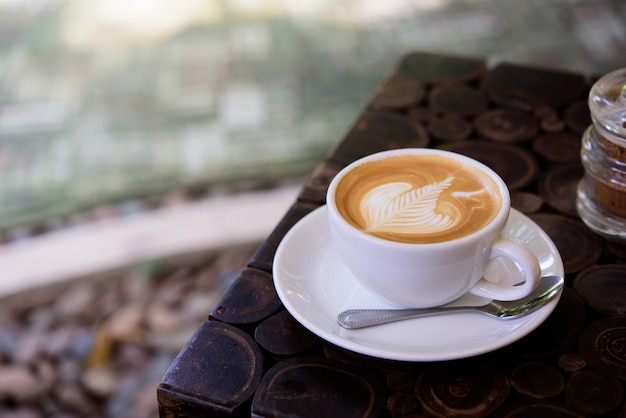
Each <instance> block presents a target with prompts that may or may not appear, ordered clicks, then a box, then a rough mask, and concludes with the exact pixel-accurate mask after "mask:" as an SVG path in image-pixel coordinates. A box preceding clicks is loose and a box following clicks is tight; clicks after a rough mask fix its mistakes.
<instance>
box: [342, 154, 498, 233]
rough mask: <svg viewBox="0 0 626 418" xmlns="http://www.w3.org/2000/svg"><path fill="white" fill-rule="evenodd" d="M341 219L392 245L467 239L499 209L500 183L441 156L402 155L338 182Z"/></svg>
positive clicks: (373, 163) (359, 169)
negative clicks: (391, 242)
mask: <svg viewBox="0 0 626 418" xmlns="http://www.w3.org/2000/svg"><path fill="white" fill-rule="evenodd" d="M335 200H336V202H337V208H338V209H339V212H340V213H341V214H342V216H343V217H344V218H345V219H347V220H348V222H350V223H351V224H352V225H354V226H356V227H357V228H359V229H361V230H363V231H365V232H367V233H368V234H371V235H374V236H377V237H380V238H384V239H388V240H391V241H399V242H409V243H433V242H443V241H449V240H452V239H456V238H461V237H463V236H465V235H469V234H471V233H473V232H475V231H477V230H479V229H480V228H482V227H483V226H485V225H486V224H488V223H489V222H490V221H491V220H492V219H493V218H494V217H495V216H496V214H497V213H498V211H499V210H500V206H501V205H502V197H501V196H500V192H499V190H498V186H497V184H496V183H495V182H494V181H493V180H492V179H491V178H490V177H489V176H488V175H487V174H486V173H484V172H483V171H481V170H479V169H477V168H474V167H472V166H469V165H466V164H463V163H461V162H459V161H456V160H454V159H451V158H448V157H444V156H440V155H402V156H392V157H387V158H384V159H381V160H377V161H370V162H367V163H365V164H362V165H360V166H358V167H355V168H354V169H353V170H351V171H350V172H349V173H347V174H346V176H345V177H344V178H343V179H342V180H341V181H340V182H339V185H338V186H337V190H336V195H335Z"/></svg>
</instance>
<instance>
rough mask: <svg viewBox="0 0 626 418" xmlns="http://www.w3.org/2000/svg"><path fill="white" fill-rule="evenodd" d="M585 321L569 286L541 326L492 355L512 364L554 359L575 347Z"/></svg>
mask: <svg viewBox="0 0 626 418" xmlns="http://www.w3.org/2000/svg"><path fill="white" fill-rule="evenodd" d="M585 318H586V312H585V304H584V303H583V301H582V299H581V298H580V296H578V294H577V293H576V292H574V290H572V289H571V288H570V287H569V286H565V287H564V288H563V293H562V294H561V299H560V300H559V303H558V305H557V306H556V308H555V309H554V311H552V313H551V314H550V316H549V317H548V319H546V320H545V321H544V323H543V324H541V325H539V327H537V329H535V330H534V331H533V332H531V333H530V334H528V335H527V336H526V337H524V338H522V339H521V340H519V341H517V342H515V343H513V344H511V345H509V346H507V347H504V348H501V349H500V350H498V351H496V352H495V353H496V354H497V355H498V356H502V357H503V358H505V359H508V360H510V361H513V362H516V363H518V362H519V361H520V360H523V361H531V360H534V361H544V360H548V359H549V360H552V359H556V358H558V357H560V356H561V355H563V354H564V353H566V352H568V350H570V349H571V347H572V346H574V345H575V344H576V342H577V340H578V335H579V334H580V331H581V329H582V328H583V327H584V325H585Z"/></svg>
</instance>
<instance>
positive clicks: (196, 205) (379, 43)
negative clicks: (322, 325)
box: [0, 0, 626, 416]
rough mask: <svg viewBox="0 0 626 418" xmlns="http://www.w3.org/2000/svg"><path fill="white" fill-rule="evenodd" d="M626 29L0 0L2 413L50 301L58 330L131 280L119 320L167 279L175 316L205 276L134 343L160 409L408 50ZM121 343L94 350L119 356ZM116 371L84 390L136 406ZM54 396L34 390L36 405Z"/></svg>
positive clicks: (530, 2) (564, 11) (573, 9)
mask: <svg viewBox="0 0 626 418" xmlns="http://www.w3.org/2000/svg"><path fill="white" fill-rule="evenodd" d="M625 49H626V3H625V2H623V1H622V0H552V1H549V2H546V1H544V0H526V1H524V2H519V1H516V2H513V1H505V0H389V1H379V0H316V1H310V0H285V1H276V0H228V1H227V0H177V1H175V2H172V1H166V0H133V1H126V0H84V1H81V0H0V242H1V243H2V245H1V246H0V297H3V298H4V299H5V302H6V303H4V307H5V308H4V309H5V313H4V314H2V315H3V316H0V320H3V321H4V322H3V323H0V326H2V324H4V327H3V330H4V331H1V330H0V400H3V399H4V400H6V399H8V401H7V402H8V403H7V402H5V404H3V405H4V407H5V408H7V409H6V410H3V409H2V408H3V407H0V415H2V416H5V415H6V414H8V413H9V412H10V411H14V410H15V408H17V406H16V405H21V404H22V403H23V402H21V400H23V399H21V398H20V397H19V396H17V397H16V395H15V394H14V393H12V392H11V391H10V390H9V392H8V394H7V389H3V386H2V367H4V366H6V367H8V365H9V364H15V363H20V361H16V353H17V352H19V346H20V341H21V343H24V342H23V341H22V340H23V338H21V337H20V336H21V335H22V334H24V333H25V332H27V331H29V330H32V327H30V326H31V325H32V321H33V320H32V317H31V316H32V315H35V314H34V312H38V313H37V315H35V317H36V318H38V321H42V322H41V323H40V322H37V321H35V323H36V324H38V327H39V328H37V329H38V330H39V331H41V332H43V331H49V330H51V329H54V330H58V329H61V327H62V325H61V324H64V323H66V322H67V321H65V322H64V320H63V319H64V318H65V317H63V315H60V314H59V312H58V310H59V307H58V301H56V300H57V299H59V298H60V299H61V300H64V301H65V302H64V303H68V302H67V300H68V299H69V300H72V301H74V302H75V303H76V304H78V305H77V306H81V307H82V308H81V309H85V310H87V309H89V308H91V307H92V306H91V305H93V304H92V303H91V302H93V298H96V296H95V295H96V294H98V293H99V292H106V291H110V292H118V293H116V294H117V296H116V297H117V300H118V301H119V303H118V305H115V304H113V305H111V306H115V308H112V307H111V306H109V305H107V306H109V307H108V308H101V309H102V312H101V313H100V314H98V315H95V316H92V317H90V318H91V319H90V320H89V321H91V324H101V323H104V322H106V321H107V320H110V318H111V317H114V316H115V315H113V313H114V312H116V311H120V310H121V311H123V312H126V311H124V309H123V307H125V306H127V305H126V302H124V301H126V300H127V299H128V300H130V301H134V302H136V301H137V300H141V301H144V302H145V303H147V302H146V301H147V300H154V299H155V298H156V299H158V298H157V296H155V295H157V294H169V295H174V296H169V299H168V297H165V296H163V298H165V299H167V300H169V301H170V302H168V303H170V305H168V307H169V308H170V309H171V310H170V311H157V313H156V314H155V313H154V312H153V313H152V316H151V318H153V320H154V318H158V321H160V322H158V321H157V320H154V321H157V322H158V324H157V325H156V327H157V329H160V331H161V332H165V331H167V330H170V328H168V326H172V325H171V323H170V322H171V317H172V316H176V314H177V313H178V314H179V315H180V311H181V310H182V308H180V306H181V303H180V300H182V299H183V298H185V297H189V295H193V293H194V292H196V293H198V292H199V293H202V292H204V293H206V298H205V299H201V300H195V302H194V303H196V304H197V306H196V305H194V306H195V308H194V309H196V311H194V314H193V315H191V314H190V316H189V315H187V316H185V318H186V319H189V318H192V321H191V325H189V326H188V327H178V329H179V330H181V329H182V331H181V334H180V335H178V338H177V339H170V341H176V342H177V343H176V344H173V346H168V347H166V348H163V347H161V346H158V344H157V345H156V346H155V345H151V346H149V347H148V348H146V346H145V345H142V346H141V347H143V348H145V350H143V351H142V350H139V351H141V353H144V354H142V355H139V354H136V353H135V354H133V355H135V356H138V357H139V360H137V359H134V360H135V361H136V362H137V363H140V364H142V365H143V366H145V369H146V370H151V371H152V373H153V374H154V375H151V378H147V377H145V376H144V378H145V379H144V380H145V381H147V382H148V386H147V387H148V389H146V391H147V392H146V393H147V395H145V399H147V400H145V399H144V401H143V402H144V403H145V404H146V405H148V407H147V408H148V410H149V411H150V412H148V413H147V416H150V413H152V414H154V410H150V408H154V407H156V400H155V399H153V395H154V394H153V392H152V391H153V390H154V381H155V379H156V381H158V378H159V377H160V375H159V373H161V374H162V372H163V371H164V370H163V367H167V365H168V364H169V361H170V360H171V359H172V358H173V356H174V355H175V354H176V352H177V351H178V350H179V349H180V348H181V347H182V344H184V342H185V341H186V338H187V337H188V336H189V335H190V333H191V332H193V329H194V328H195V327H196V326H197V325H198V324H199V322H200V321H202V320H203V318H206V315H207V314H208V312H210V309H211V308H212V303H213V302H214V301H215V300H216V298H217V297H218V296H219V292H221V291H222V290H223V289H224V288H225V287H226V286H227V284H228V282H229V280H232V278H233V276H234V275H236V271H237V269H238V268H240V267H241V266H243V265H244V264H245V261H246V259H247V257H248V255H249V254H250V252H251V251H253V249H254V247H255V245H256V244H258V242H260V241H261V240H262V239H263V238H264V237H265V236H266V235H267V234H268V233H269V232H270V231H271V228H272V227H273V226H274V225H275V223H276V222H277V221H278V220H279V219H280V217H281V216H282V215H283V214H284V212H285V211H286V210H287V208H288V206H289V205H290V204H291V203H292V201H293V199H294V198H295V196H296V194H297V192H298V187H299V185H300V184H301V182H302V180H303V178H304V176H306V175H307V174H308V173H309V172H310V171H311V169H312V168H313V167H314V166H315V165H317V164H318V163H319V162H320V161H321V160H322V159H323V158H324V156H325V155H326V154H327V153H328V152H329V151H330V149H331V148H332V147H333V146H334V145H335V144H337V143H338V142H339V140H340V139H341V138H342V136H343V134H344V133H345V132H346V131H347V130H348V129H349V127H350V126H351V125H352V123H353V122H354V120H355V118H356V116H357V115H358V113H359V112H360V110H361V109H362V107H363V106H364V104H365V103H366V101H367V100H368V99H369V98H370V97H371V95H372V93H373V91H374V89H375V88H376V87H378V86H379V85H380V84H381V82H382V81H383V80H384V79H385V78H386V77H387V76H389V74H390V72H391V71H392V70H393V68H394V67H395V65H396V64H397V62H398V61H399V59H400V58H401V57H402V56H403V55H404V54H406V53H408V52H411V51H427V52H434V53H442V54H454V55H462V56H479V57H484V58H486V59H488V61H489V62H490V63H491V64H492V65H493V64H496V63H498V62H502V61H508V62H515V63H520V64H529V65H538V66H543V67H552V68H557V69H563V70H569V71H574V72H579V73H585V74H589V75H596V74H597V75H599V74H603V73H606V72H608V71H610V70H613V69H616V68H620V67H623V66H625V65H626V60H625V58H624V51H625ZM242 220H243V221H242ZM190 254H191V255H193V256H192V257H188V256H189V255H190ZM181 255H185V257H186V258H185V257H183V258H184V261H180V260H181V259H180V257H179V256H181ZM172 260H173V261H172ZM103 273H106V275H105V276H106V278H107V281H105V282H104V283H105V284H103V282H102V281H98V282H97V283H96V282H94V281H89V283H94V284H93V286H105V287H103V288H97V289H99V290H94V288H90V289H86V288H84V287H80V289H83V290H81V291H82V292H83V293H85V294H87V293H88V294H90V295H91V296H89V297H91V298H92V299H89V297H88V296H85V294H83V293H81V292H80V291H77V290H75V289H76V287H71V288H63V289H62V290H58V293H55V292H52V291H47V290H46V291H45V292H44V294H46V295H47V296H46V297H43V296H42V293H41V292H40V289H41V288H42V286H43V287H44V288H45V289H48V287H47V286H53V285H55V284H57V285H58V284H59V283H60V284H64V283H67V280H68V279H76V278H84V277H89V278H91V277H94V276H97V277H105V276H102V274H103ZM181 277H182V279H181ZM199 277H200V278H204V279H199ZM116 280H117V281H116ZM133 280H138V282H134V281H133ZM177 280H178V282H177ZM181 281H182V283H186V284H185V285H182V284H180V283H181ZM106 283H108V284H106ZM120 283H140V284H136V285H128V284H126V285H121V284H120ZM164 283H170V285H172V286H174V285H173V284H172V283H177V284H176V286H178V287H176V286H174V289H175V290H172V289H171V288H169V290H167V291H166V290H162V289H163V288H162V286H164V285H163V284H164ZM190 283H201V284H202V283H203V286H205V287H204V288H202V290H201V292H200V291H199V290H198V289H197V288H195V287H194V286H197V284H196V285H191V284H190ZM68 286H69V285H68ZM72 286H76V284H75V282H72ZM83 286H84V284H83ZM90 286H91V285H90ZM106 286H108V287H106ZM125 286H126V287H130V289H131V290H128V288H126V287H125ZM181 288H182V289H186V290H185V291H184V292H183V291H181V290H180V289H181ZM68 289H69V290H68ZM111 289H114V290H111ZM137 289H139V290H137ZM176 289H178V290H176ZM190 289H193V291H191V290H190ZM68 292H69V293H70V294H71V295H72V296H67V294H68ZM71 292H74V293H71ZM89 292H91V293H89ZM119 292H121V293H119ZM159 292H161V293H159ZM177 292H178V293H177ZM204 293H203V294H204ZM33 295H35V296H33ZM64 295H65V296H64ZM64 297H65V298H66V299H63V298H64ZM177 297H178V298H179V299H178V300H175V299H176V298H177ZM77 298H78V299H77ZM81 298H83V299H81ZM125 298H126V299H125ZM170 299H171V300H170ZM76 300H78V301H82V302H81V303H82V305H81V304H79V303H78V302H76ZM185 300H186V299H185ZM7 301H8V302H7ZM85 301H87V302H85ZM145 303H144V305H141V306H142V307H143V308H145ZM177 303H178V304H177ZM143 308H142V309H143ZM179 308H180V309H179ZM42 309H43V311H45V312H47V314H44V313H41V311H42ZM81 309H78V308H76V312H75V313H76V314H79V313H80V312H81ZM144 311H145V309H143V310H142V312H144ZM55 315H56V316H55ZM59 315H60V316H59ZM126 315H130V314H129V313H127V312H126ZM159 315H161V316H159ZM131 317H132V315H131ZM25 318H31V319H28V320H27V319H25ZM42 318H47V319H46V320H44V319H42ZM50 318H53V319H54V320H53V319H50ZM94 318H98V319H94ZM133 318H134V317H133ZM65 319H67V318H65ZM179 320H180V321H182V320H183V319H180V318H179ZM29 321H31V322H29ZM46 321H47V322H46ZM81 321H83V323H84V324H83V325H82V326H83V328H81V329H82V330H83V331H81V332H84V334H85V335H83V334H81V333H79V334H80V335H81V336H82V337H81V338H82V339H80V338H79V339H78V340H79V342H76V344H79V343H80V344H83V346H81V347H82V351H81V350H79V349H78V348H76V347H74V346H72V347H73V348H71V349H70V348H67V350H70V351H72V350H74V351H73V352H74V354H75V352H80V353H82V355H83V357H82V358H81V357H80V356H79V355H77V356H78V357H79V360H77V361H79V362H80V364H81V368H79V369H81V370H83V371H84V370H85V369H84V367H86V366H85V358H87V357H89V355H93V350H94V347H96V346H97V343H98V341H99V340H98V339H97V338H96V334H95V333H94V332H93V331H91V330H90V329H91V328H90V327H88V325H86V324H89V323H90V322H89V321H87V320H81ZM118 321H121V322H128V321H129V319H128V318H127V317H124V321H122V320H121V319H118ZM142 321H144V320H142ZM168 321H170V322H168ZM79 322H80V321H79ZM130 322H132V321H130ZM144 322H145V321H144ZM42 323H43V324H45V326H44V325H41V324H42ZM7 324H8V325H7ZM142 324H143V322H142ZM164 324H165V325H164ZM167 324H169V325H167ZM144 325H145V324H144ZM29 327H30V328H29ZM159 327H161V328H159ZM172 327H173V328H176V327H175V326H172ZM6 330H9V331H10V332H9V331H6ZM42 330H43V331H42ZM29 332H30V331H29ZM41 332H40V333H41ZM155 334H156V333H155ZM37 335H39V334H37ZM133 335H134V334H133ZM160 335H162V334H160ZM48 337H50V336H49V335H48ZM118 337H119V336H118ZM118 337H116V338H118ZM20 338H21V339H20ZM31 338H34V337H32V336H31ZM42 338H43V337H42ZM77 338H78V337H77ZM109 338H113V337H111V336H110V335H109ZM133 338H135V337H133ZM131 340H132V341H133V342H134V343H137V341H136V340H135V339H131ZM100 342H101V341H100ZM114 342H115V343H116V344H117V343H119V341H117V340H115V341H114ZM140 343H141V344H145V343H146V341H145V340H141V341H140ZM80 344H79V345H80ZM141 344H140V345H141ZM111 347H118V346H117V345H115V344H113V345H111ZM161 349H163V350H164V351H165V352H166V353H167V354H166V355H164V357H163V358H161V357H159V356H158V355H156V353H158V352H160V351H159V350H161ZM131 352H132V350H131ZM112 353H113V351H111V352H109V354H108V356H109V357H110V358H109V357H106V356H104V357H103V358H99V360H98V361H95V360H93V359H92V361H95V363H96V364H99V365H102V364H105V365H110V364H109V363H110V361H112V360H111V358H113V357H111V356H113V354H112ZM116 353H117V351H116ZM132 353H134V352H132ZM146 353H148V354H146ZM39 354H40V353H35V354H32V359H29V360H33V361H36V359H39V358H40V356H39ZM74 354H72V355H74ZM125 355H126V356H131V354H128V353H126V354H125ZM48 357H50V355H49V353H48ZM155 358H158V359H160V360H159V361H160V362H161V363H158V365H156V366H155V365H154V364H153V363H151V361H156V360H154V359H155ZM148 359H151V360H148ZM22 360H23V359H22ZM22 363H24V361H22ZM53 363H54V362H53ZM26 364H29V366H28V367H29V370H31V371H32V370H36V371H38V372H37V373H39V372H41V370H40V368H41V367H43V366H41V365H40V364H39V365H38V366H33V365H32V364H30V363H28V362H26ZM54 364H56V363H54ZM90 364H91V363H90ZM92 365H93V364H92ZM38 367H39V368H38ZM87 369H88V367H87ZM100 369H103V368H102V367H101V368H99V369H98V370H100ZM109 369H110V368H109ZM44 370H45V369H44ZM141 370H144V369H143V368H141ZM155 370H157V371H156V372H155ZM5 375H6V374H5ZM37 376H38V378H41V376H39V375H37ZM63 376H64V375H63V374H62V373H61V372H58V371H57V375H56V377H54V379H57V380H58V379H61V378H64V377H63ZM155 376H156V378H155ZM83 377H84V376H83ZM108 377H109V378H110V379H112V381H113V382H114V383H111V381H108V382H109V385H110V386H114V387H119V382H118V381H116V380H115V379H117V378H119V376H118V375H115V376H108ZM100 378H101V379H105V378H102V377H100ZM146 379H147V380H146ZM55 381H56V380H55ZM104 382H105V383H102V380H101V381H100V383H99V384H100V385H101V387H99V388H98V387H96V388H94V387H91V388H90V387H89V384H91V385H93V381H87V383H86V382H85V381H82V383H80V384H77V385H76V387H77V391H78V393H82V394H84V393H85V387H87V389H88V390H87V393H88V395H84V396H86V399H87V400H82V401H81V402H83V404H81V405H82V406H81V407H84V408H87V409H86V410H85V411H88V412H90V413H93V414H94V415H91V416H99V414H102V415H103V416H106V415H107V414H108V415H109V416H123V415H120V414H117V415H116V414H114V413H113V412H111V411H112V410H113V411H114V412H115V411H118V412H119V410H116V409H115V407H110V405H109V406H108V408H109V409H108V410H107V409H106V408H104V409H98V410H97V412H94V411H92V410H89V409H88V408H89V407H90V406H89V405H90V402H92V401H93V398H94V397H95V398H97V399H99V400H100V401H102V400H107V402H108V400H110V399H112V398H114V397H115V394H116V393H117V391H116V389H113V388H110V387H109V389H108V392H107V390H105V389H106V387H107V386H106V382H107V381H106V379H105V380H104ZM115 382H118V383H115ZM102 386H104V387H105V389H103V388H102ZM3 390H4V392H3ZM98 390H100V391H102V393H100V395H97V396H96V395H94V393H93V392H94V391H95V392H97V391H98ZM45 393H46V395H45V396H49V397H51V398H50V399H56V401H55V402H57V403H56V404H55V403H54V402H53V401H51V400H49V399H48V398H46V399H48V400H47V401H46V402H47V403H46V405H48V406H47V408H48V410H47V411H48V412H49V411H57V410H59V411H61V410H62V409H63V408H61V407H59V406H58V404H59V401H58V399H65V398H64V397H63V396H62V395H60V394H58V393H56V394H54V396H52V395H48V394H47V392H45ZM103 393H104V394H103ZM42 396H43V395H42ZM64 396H66V398H68V399H82V398H80V396H79V395H76V394H73V396H74V398H71V396H70V395H67V394H65V395H64ZM16 399H18V401H16ZM19 399H21V400H19ZM125 401H126V402H127V403H128V402H131V401H129V400H128V399H126V400H125ZM42 402H43V401H41V398H40V397H37V396H31V397H30V398H28V399H27V401H25V405H26V406H25V407H24V410H25V411H27V413H28V412H29V411H30V412H32V413H33V415H32V416H38V415H37V411H41V410H43V409H42V408H43V406H42ZM63 402H65V403H67V402H70V401H67V400H66V401H61V402H60V404H61V405H62V404H63ZM74 402H79V401H74ZM120 402H121V401H120ZM70 403H71V402H70ZM96 403H97V402H96ZM52 404H54V405H56V406H54V407H53V406H50V405H52ZM84 404H87V406H85V405H84ZM97 404H98V405H100V403H97ZM73 407H76V405H73ZM117 407H118V408H122V407H121V406H119V405H118V406H117ZM125 407H126V408H127V409H128V410H129V411H133V408H131V407H128V405H126V404H125ZM54 408H56V409H54ZM111 408H113V409H111ZM44 409H45V408H44ZM102 411H105V412H102ZM106 411H108V412H106ZM83 412H84V411H83ZM11 413H12V412H11ZM3 414H4V415H3ZM51 415H52V414H50V413H47V416H51ZM6 416H8V415H6ZM20 416H21V415H20ZM24 416H31V415H24ZM79 416H80V414H79ZM83 416H84V415H83ZM124 416H143V415H141V412H136V415H132V413H131V414H130V415H128V414H127V415H124Z"/></svg>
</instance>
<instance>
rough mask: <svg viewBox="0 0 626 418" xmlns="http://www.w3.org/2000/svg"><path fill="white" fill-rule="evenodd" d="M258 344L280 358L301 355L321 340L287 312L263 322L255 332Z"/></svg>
mask: <svg viewBox="0 0 626 418" xmlns="http://www.w3.org/2000/svg"><path fill="white" fill-rule="evenodd" d="M254 339H255V340H256V342H257V343H258V344H259V345H260V346H261V347H263V348H264V349H266V350H267V351H268V352H270V353H272V354H275V355H278V356H290V355H295V354H300V353H302V352H304V351H306V350H308V349H310V348H311V347H313V346H314V345H315V344H317V343H318V342H319V339H318V338H317V337H316V336H315V335H314V334H312V333H310V332H309V331H308V330H307V329H306V328H304V327H303V326H302V325H300V323H299V322H298V321H296V320H295V319H294V318H293V317H292V316H291V315H290V314H289V312H287V311H282V312H279V313H277V314H274V315H272V316H270V317H269V318H267V319H266V320H264V321H263V322H261V323H260V324H259V325H258V326H257V327H256V329H255V331H254Z"/></svg>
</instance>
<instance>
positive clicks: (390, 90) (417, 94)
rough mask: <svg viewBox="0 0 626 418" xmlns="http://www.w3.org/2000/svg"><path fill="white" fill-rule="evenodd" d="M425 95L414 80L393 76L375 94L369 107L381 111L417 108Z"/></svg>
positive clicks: (420, 86)
mask: <svg viewBox="0 0 626 418" xmlns="http://www.w3.org/2000/svg"><path fill="white" fill-rule="evenodd" d="M425 93H426V91H425V90H424V87H422V84H421V83H419V82H418V81H417V80H415V79H414V78H409V77H406V76H404V75H402V74H395V75H393V76H392V77H391V78H390V79H389V80H388V81H387V82H386V83H385V84H383V85H382V87H381V88H380V89H379V90H378V91H377V92H376V94H375V95H374V98H373V99H372V101H371V102H370V104H369V107H370V108H372V109H382V110H384V109H390V110H402V109H407V108H410V107H415V106H417V105H418V104H419V102H421V101H422V99H423V98H424V96H425Z"/></svg>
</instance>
